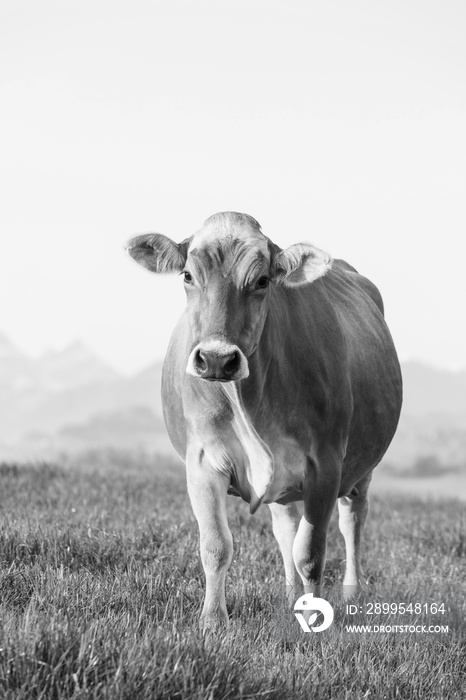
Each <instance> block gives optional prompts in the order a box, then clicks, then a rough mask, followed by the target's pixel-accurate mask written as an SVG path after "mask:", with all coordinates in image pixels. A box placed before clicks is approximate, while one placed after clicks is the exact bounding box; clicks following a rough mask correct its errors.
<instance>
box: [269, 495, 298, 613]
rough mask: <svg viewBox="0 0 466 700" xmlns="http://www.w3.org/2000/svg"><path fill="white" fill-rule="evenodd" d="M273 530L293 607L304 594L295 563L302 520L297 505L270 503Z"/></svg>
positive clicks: (287, 592) (288, 596)
mask: <svg viewBox="0 0 466 700" xmlns="http://www.w3.org/2000/svg"><path fill="white" fill-rule="evenodd" d="M269 508H270V512H271V514H272V528H273V534H274V535H275V539H276V540H277V542H278V546H279V547H280V552H281V555H282V558H283V564H284V566H285V580H286V594H287V598H288V600H289V602H290V605H293V604H294V603H295V602H296V599H297V598H299V596H300V595H301V594H302V585H301V578H300V576H299V574H298V572H297V570H296V566H295V564H294V561H293V542H294V539H295V537H296V532H297V531H298V526H299V521H300V519H301V516H300V513H299V508H298V506H297V504H296V503H286V504H285V505H282V504H281V503H270V504H269Z"/></svg>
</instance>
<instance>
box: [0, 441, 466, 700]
mask: <svg viewBox="0 0 466 700" xmlns="http://www.w3.org/2000/svg"><path fill="white" fill-rule="evenodd" d="M0 484H1V491H0V494H1V495H0V523H1V525H0V621H1V629H0V698H2V699H5V700H13V699H14V700H22V699H24V700H26V699H28V700H29V699H32V698H33V699H39V698H43V699H44V700H49V699H52V700H59V699H62V698H73V700H78V699H81V698H83V699H84V698H95V699H98V698H99V699H100V698H112V700H113V699H120V698H121V699H128V700H129V699H130V698H131V699H138V698H148V699H149V698H150V699H154V698H167V699H172V698H173V699H174V700H175V699H176V700H188V699H189V700H191V699H198V700H201V699H202V700H204V699H206V700H214V699H217V698H218V699H220V698H221V699H223V698H225V699H231V700H236V699H246V698H248V699H250V698H258V699H261V700H266V699H270V700H272V699H273V700H275V699H277V700H278V699H279V700H286V699H287V698H292V699H294V698H296V699H298V700H299V699H303V700H304V699H306V700H307V699H309V698H313V699H315V700H318V699H321V698H322V699H323V698H335V699H336V700H340V699H341V700H343V699H347V698H348V699H349V698H357V699H360V698H377V699H378V698H381V699H387V700H388V699H391V698H402V699H403V700H405V699H410V698H413V699H414V698H422V699H431V698H432V699H434V698H439V699H440V698H442V699H443V700H450V699H452V700H453V699H456V698H458V699H459V698H464V697H465V696H466V634H465V630H466V623H465V620H466V615H465V613H466V604H465V595H464V594H465V582H466V576H465V575H466V518H465V509H464V503H460V502H459V501H456V500H453V499H450V500H443V501H422V500H417V499H415V498H412V497H402V496H394V495H392V494H390V495H386V496H385V495H383V494H380V493H378V494H377V495H375V496H374V497H373V499H372V502H371V511H370V515H369V519H368V523H367V527H366V531H365V544H364V553H365V555H364V558H363V561H364V563H365V573H366V576H367V582H368V583H367V586H366V588H365V590H364V592H363V593H362V594H361V596H359V598H358V599H357V601H358V605H359V604H360V605H361V606H362V607H364V605H366V603H367V601H376V600H379V601H381V600H387V599H388V598H387V596H391V599H392V600H398V601H404V602H405V603H409V602H410V601H411V602H412V603H415V602H418V601H420V602H421V603H424V602H426V601H432V600H435V601H437V602H442V601H444V602H445V606H446V612H445V614H443V616H442V619H441V623H442V624H444V625H445V624H446V625H448V627H449V631H448V633H446V634H444V633H442V634H408V633H405V634H398V633H379V634H375V633H374V634H356V633H350V632H347V631H346V630H345V622H348V619H347V616H346V615H345V609H344V604H343V603H342V602H341V590H340V589H341V586H340V585H339V581H340V579H341V574H342V571H343V562H344V548H343V542H342V538H341V536H340V534H339V532H338V527H337V523H336V520H335V519H333V520H332V523H331V527H330V533H329V546H328V555H327V568H326V574H325V593H326V597H328V598H329V600H330V601H331V602H332V604H333V605H334V608H335V623H334V624H333V625H332V627H331V628H329V629H328V630H327V631H326V632H322V633H321V634H318V633H311V634H304V633H303V632H301V630H300V628H299V625H298V624H297V622H296V620H295V619H294V617H293V615H292V614H291V612H289V611H287V610H286V609H285V608H284V607H283V600H282V598H283V596H282V593H281V591H282V586H281V581H282V576H283V574H282V563H281V558H280V555H279V552H278V547H277V546H276V543H275V540H274V538H273V536H272V532H271V528H270V517H269V513H268V509H267V508H260V509H259V511H258V513H257V514H256V515H255V516H253V517H251V516H250V515H249V512H248V508H247V506H246V505H245V504H243V503H241V502H240V501H239V499H233V498H230V499H229V511H230V525H231V528H232V531H233V536H234V542H235V544H234V546H235V550H234V561H233V564H232V567H231V570H230V575H229V578H228V585H227V603H228V608H229V612H230V617H231V625H230V628H229V630H228V631H227V632H226V633H224V634H219V635H210V636H207V637H204V636H203V635H202V634H201V633H200V632H199V630H198V625H197V618H198V615H199V611H200V607H201V605H202V598H203V573H202V568H201V564H200V559H199V553H198V533H197V526H196V523H195V520H194V517H193V515H192V513H191V509H190V506H189V502H188V498H187V494H186V486H185V478H184V473H183V470H182V468H181V467H180V466H179V465H178V464H176V463H175V462H171V461H169V460H167V458H163V459H162V458H159V459H155V460H154V459H152V458H149V457H147V456H143V455H142V456H141V455H140V456H139V457H138V458H132V457H131V455H127V454H118V453H114V454H112V453H107V454H105V455H103V456H102V455H99V454H97V453H96V454H88V455H87V456H84V457H82V458H81V459H80V460H74V461H73V462H70V461H69V460H67V459H66V458H63V459H60V460H57V462H56V463H45V464H14V463H5V464H2V465H0ZM440 599H441V600H440ZM434 617H435V620H434V622H435V623H437V621H438V620H439V619H440V618H439V616H438V615H435V616H434ZM355 619H356V618H355ZM361 619H362V618H361V616H360V617H359V618H358V620H359V621H360V620H361ZM412 620H413V616H411V617H410V618H409V622H411V621H412ZM364 621H365V622H367V621H368V619H367V617H366V618H365V620H364ZM379 621H380V620H379ZM406 621H407V618H406V617H405V618H404V620H403V622H406ZM417 621H421V622H424V621H425V620H424V618H423V616H422V615H421V616H419V615H418V617H417ZM382 622H385V623H387V622H389V623H391V624H393V623H395V624H396V623H399V622H400V618H399V617H398V618H397V619H396V620H395V619H394V618H393V617H392V618H390V616H388V617H387V616H386V617H385V618H382Z"/></svg>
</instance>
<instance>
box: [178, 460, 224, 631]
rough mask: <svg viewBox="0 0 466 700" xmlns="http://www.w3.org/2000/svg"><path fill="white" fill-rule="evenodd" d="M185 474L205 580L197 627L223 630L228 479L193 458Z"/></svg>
mask: <svg viewBox="0 0 466 700" xmlns="http://www.w3.org/2000/svg"><path fill="white" fill-rule="evenodd" d="M186 471H187V481H188V492H189V497H190V499H191V505H192V508H193V511H194V515H195V516H196V518H197V522H198V525H199V534H200V546H201V560H202V566H203V567H204V573H205V579H206V592H205V599H204V607H203V609H202V614H201V620H200V624H201V627H202V628H203V629H209V628H212V627H219V626H222V627H225V626H227V625H228V613H227V607H226V602H225V579H226V575H227V571H228V569H229V567H230V564H231V559H232V556H233V538H232V536H231V532H230V529H229V527H228V521H227V514H226V496H227V489H228V486H229V483H230V479H229V477H227V476H226V475H224V474H222V473H220V472H218V471H216V470H215V469H213V468H212V467H211V466H210V465H209V464H208V463H206V462H205V461H201V459H200V457H197V456H193V455H191V456H190V458H188V460H187V463H186Z"/></svg>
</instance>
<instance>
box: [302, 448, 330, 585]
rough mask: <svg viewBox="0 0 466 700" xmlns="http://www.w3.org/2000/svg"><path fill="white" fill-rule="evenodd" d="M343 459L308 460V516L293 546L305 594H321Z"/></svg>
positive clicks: (305, 496)
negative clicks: (331, 521) (328, 532)
mask: <svg viewBox="0 0 466 700" xmlns="http://www.w3.org/2000/svg"><path fill="white" fill-rule="evenodd" d="M340 473H341V460H340V461H339V460H338V456H333V455H325V456H324V457H323V458H322V459H321V460H319V462H318V463H317V462H316V461H314V460H313V459H309V460H308V464H307V467H306V470H305V474H304V483H303V487H304V488H303V501H304V515H303V517H302V518H301V521H300V523H299V527H298V532H297V533H296V537H295V541H294V545H293V558H294V562H295V565H296V568H297V570H298V572H299V575H300V576H301V580H302V582H303V585H304V591H305V593H313V594H314V595H315V596H319V595H320V590H321V585H322V579H323V575H324V567H325V553H326V547H327V530H328V524H329V521H330V517H331V515H332V511H333V509H334V507H335V503H336V500H337V496H338V484H339V483H340Z"/></svg>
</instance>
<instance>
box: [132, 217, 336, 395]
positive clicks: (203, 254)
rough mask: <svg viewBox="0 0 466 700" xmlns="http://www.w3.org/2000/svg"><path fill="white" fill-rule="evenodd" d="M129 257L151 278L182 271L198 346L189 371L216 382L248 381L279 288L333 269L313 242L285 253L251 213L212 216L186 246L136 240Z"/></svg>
mask: <svg viewBox="0 0 466 700" xmlns="http://www.w3.org/2000/svg"><path fill="white" fill-rule="evenodd" d="M128 252H129V254H130V255H131V256H132V257H133V258H134V259H135V260H136V261H137V262H138V263H140V264H141V265H143V266H144V267H146V268H147V269H148V270H151V271H152V272H179V273H181V274H182V276H183V280H184V286H185V289H186V294H187V299H188V315H189V321H190V324H191V331H192V336H193V339H194V346H193V349H192V351H191V354H190V356H189V359H188V364H187V367H186V371H187V372H188V373H189V374H192V375H194V376H195V377H200V378H201V379H208V380H210V381H222V382H228V381H237V380H239V379H245V378H246V377H247V376H248V375H249V366H248V358H249V357H250V356H251V355H252V353H253V352H254V351H255V349H256V348H257V345H258V343H259V340H260V337H261V334H262V330H263V328H264V323H265V319H266V317H267V310H268V307H269V303H270V298H271V295H272V294H273V287H274V286H277V285H285V286H288V287H297V286H301V285H305V284H309V283H310V282H313V281H314V280H316V279H317V278H318V277H321V276H322V275H324V274H325V273H326V272H327V270H328V269H329V268H330V266H331V258H330V256H329V255H327V253H324V252H323V251H321V250H319V249H318V248H315V247H314V246H312V245H310V244H309V243H297V244H295V245H292V246H290V247H289V248H287V249H286V250H281V249H280V248H279V247H278V246H276V245H275V244H273V243H272V242H271V241H270V240H269V239H268V238H267V237H266V236H264V234H263V233H262V232H261V228H260V226H259V224H258V223H257V221H256V220H255V219H253V218H252V217H251V216H248V215H247V214H238V213H236V212H224V213H220V214H214V215H213V216H211V217H210V218H209V219H207V221H206V222H205V223H204V225H203V227H202V228H201V229H200V230H199V231H198V232H197V233H195V234H194V235H193V236H191V237H190V238H187V239H186V240H184V241H182V242H181V243H174V242H173V241H172V240H171V239H170V238H167V237H166V236H163V235H161V234H159V233H155V234H146V235H142V236H136V238H133V239H132V240H131V241H130V242H129V244H128Z"/></svg>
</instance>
